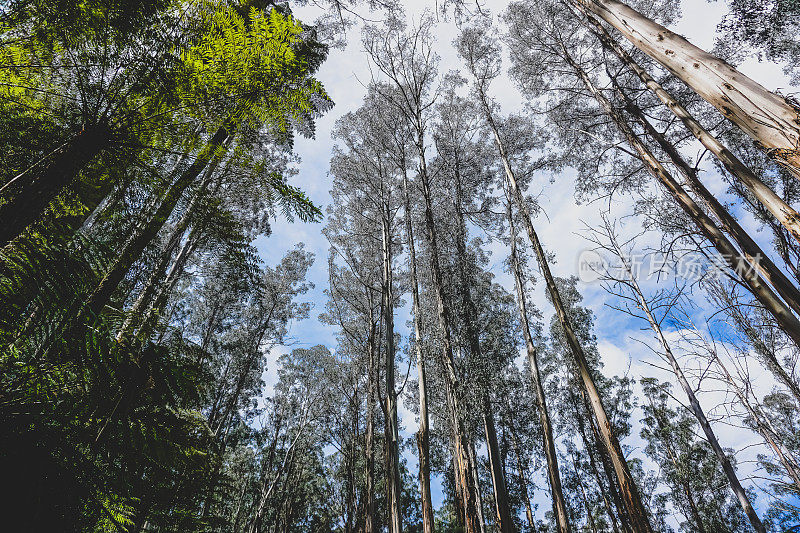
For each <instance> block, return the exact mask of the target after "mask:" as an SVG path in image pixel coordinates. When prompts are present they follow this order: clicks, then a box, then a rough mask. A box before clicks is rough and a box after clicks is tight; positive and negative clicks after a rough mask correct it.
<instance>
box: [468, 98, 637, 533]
mask: <svg viewBox="0 0 800 533" xmlns="http://www.w3.org/2000/svg"><path fill="white" fill-rule="evenodd" d="M481 98H482V104H483V108H484V113H485V116H486V121H487V123H488V124H489V125H490V127H491V128H492V131H493V133H494V138H495V143H496V144H497V149H498V152H499V153H500V158H501V160H502V162H503V167H504V169H505V173H506V178H507V179H508V183H509V185H510V188H511V192H512V193H513V196H514V199H515V200H516V203H517V208H518V209H519V211H520V213H522V214H523V217H522V218H523V220H524V222H525V229H526V230H527V232H528V239H529V240H530V242H531V246H532V247H533V250H534V253H535V254H536V258H537V260H538V262H539V268H540V270H541V272H542V276H543V277H544V279H545V283H546V285H547V290H548V292H549V294H550V299H551V300H552V302H553V307H555V311H556V316H557V317H558V321H559V323H560V324H561V327H562V329H563V330H564V335H565V337H566V338H567V343H568V344H569V347H570V351H571V352H572V356H573V357H574V358H575V363H576V365H577V367H578V375H579V377H580V379H581V382H582V383H583V386H584V389H585V391H586V394H587V395H588V397H589V400H590V402H591V406H592V411H593V412H594V416H595V418H596V419H597V425H598V426H599V427H600V432H601V434H602V436H603V445H604V446H605V448H606V450H607V451H608V454H609V456H610V457H611V461H612V464H613V465H614V471H615V473H616V475H617V479H618V480H619V485H620V488H621V490H622V496H623V501H624V502H625V507H626V510H627V512H628V516H629V517H630V521H631V526H632V527H633V529H634V531H635V532H636V533H652V531H653V530H652V528H651V526H650V521H649V519H648V515H647V511H646V509H645V507H644V505H643V504H642V499H641V496H640V495H639V489H638V487H637V486H636V482H635V481H634V480H633V476H632V475H631V472H630V469H629V468H628V463H627V462H626V460H625V456H624V455H623V453H622V447H621V446H620V444H619V439H618V438H617V435H616V433H615V432H614V430H613V428H612V427H611V422H610V421H609V419H608V415H607V414H606V410H605V407H603V401H602V398H601V397H600V391H599V390H598V389H597V385H596V384H595V382H594V378H593V377H592V374H591V371H590V370H589V363H588V362H587V360H586V354H585V353H584V352H583V347H582V346H581V344H580V341H579V340H578V337H577V336H576V335H575V331H574V329H573V328H572V323H571V321H570V319H569V316H567V311H566V308H565V307H564V303H563V302H562V300H561V294H560V293H559V292H558V287H557V286H556V282H555V278H554V277H553V274H552V272H551V271H550V265H549V263H548V260H547V255H546V254H545V252H544V248H543V247H542V244H541V242H540V241H539V237H538V235H537V234H536V230H534V228H533V223H532V222H531V217H530V213H529V212H528V207H527V205H526V204H525V200H524V198H523V197H522V191H521V190H520V189H519V186H518V185H517V179H516V177H515V175H514V171H513V169H512V168H511V162H510V161H509V158H508V155H507V154H506V150H505V146H504V144H503V141H502V139H501V137H500V132H499V130H498V129H497V125H496V124H495V122H494V120H493V118H492V114H491V110H490V108H489V104H488V102H487V101H486V98H485V95H481Z"/></svg>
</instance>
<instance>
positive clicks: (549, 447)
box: [506, 199, 571, 533]
mask: <svg viewBox="0 0 800 533" xmlns="http://www.w3.org/2000/svg"><path fill="white" fill-rule="evenodd" d="M506 216H507V218H508V226H509V234H510V237H511V268H512V270H513V272H514V283H515V285H516V290H517V304H518V307H519V317H520V323H521V325H522V336H523V338H524V339H525V348H526V350H527V353H528V365H529V366H530V369H531V377H532V379H533V388H534V390H535V391H536V410H537V412H538V413H539V424H540V425H541V426H542V437H543V443H542V445H543V448H544V455H545V458H546V459H547V478H548V479H549V480H550V493H551V494H550V495H551V498H552V503H553V514H554V515H555V517H556V524H557V527H558V531H559V533H570V531H571V529H570V525H569V518H568V516H567V505H566V503H565V502H564V492H563V490H562V488H561V475H560V474H559V471H558V456H557V455H556V446H555V440H554V439H553V425H552V424H551V423H550V413H549V412H548V410H547V399H546V397H545V394H544V386H543V385H542V375H541V372H540V370H539V360H538V353H537V350H536V346H535V345H534V344H533V337H532V336H531V328H530V322H529V321H528V304H527V302H526V299H525V282H524V280H523V275H522V267H521V265H520V261H519V254H518V252H517V232H516V227H515V225H514V214H513V212H512V208H511V200H510V199H509V201H508V203H507V209H506ZM531 527H532V526H531Z"/></svg>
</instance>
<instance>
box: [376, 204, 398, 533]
mask: <svg viewBox="0 0 800 533" xmlns="http://www.w3.org/2000/svg"><path fill="white" fill-rule="evenodd" d="M382 211H383V212H382V214H381V219H382V230H383V231H382V235H383V246H382V250H383V299H384V302H385V305H384V309H383V310H384V317H383V321H384V329H385V334H386V462H387V465H388V472H387V473H386V475H387V484H388V485H389V486H388V489H389V490H388V493H389V502H388V505H389V519H390V520H389V522H390V523H389V532H390V533H401V531H402V529H403V522H402V520H403V518H402V515H401V510H400V497H401V494H400V487H401V481H400V436H399V430H398V427H397V391H396V387H395V382H394V379H395V376H394V374H395V368H394V358H395V355H396V354H395V346H394V288H393V286H392V235H391V232H390V228H389V217H390V211H391V208H390V206H389V205H388V202H387V203H386V204H385V205H382Z"/></svg>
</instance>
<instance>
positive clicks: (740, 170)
mask: <svg viewBox="0 0 800 533" xmlns="http://www.w3.org/2000/svg"><path fill="white" fill-rule="evenodd" d="M581 8H582V6H581ZM582 10H583V11H584V13H586V12H585V10H584V9H583V8H582ZM587 16H588V18H589V21H590V22H592V24H594V26H595V28H596V32H595V33H596V35H597V36H598V38H599V39H600V42H601V43H602V44H603V46H604V47H605V48H606V49H607V50H611V51H612V52H614V54H616V56H617V57H618V58H619V59H620V61H622V62H623V63H624V64H625V65H627V66H628V67H629V68H630V69H631V70H632V71H633V72H634V73H636V75H637V76H638V77H639V79H640V80H641V81H642V83H644V85H645V86H646V87H647V88H648V89H650V91H652V93H653V94H655V95H656V96H657V97H658V99H659V100H661V102H662V103H663V104H664V105H666V106H667V107H668V108H669V109H670V110H671V111H672V112H673V113H674V114H675V116H676V117H678V119H680V121H681V122H683V124H684V126H686V129H688V130H689V131H690V132H691V133H692V135H694V136H695V138H696V139H697V140H698V141H700V143H701V144H702V145H703V146H704V147H705V148H707V149H708V150H709V151H710V152H711V153H712V154H714V155H715V156H716V158H717V159H718V160H719V162H720V163H722V165H723V166H724V167H725V168H726V169H727V170H728V172H730V174H731V175H732V176H733V177H734V178H736V179H737V180H739V181H740V182H741V183H742V185H744V187H745V188H746V189H747V190H748V191H750V193H751V194H752V195H753V197H754V198H756V200H757V201H758V202H759V203H761V205H763V206H764V207H765V208H766V209H767V210H768V211H769V212H770V213H772V215H773V216H774V217H775V218H776V219H777V220H778V222H780V223H781V225H783V227H784V228H786V230H787V231H788V232H789V234H790V235H792V237H794V238H795V240H798V241H800V215H799V214H798V213H797V211H796V210H795V209H794V208H793V207H791V206H790V205H789V204H787V203H786V202H785V201H784V200H783V198H781V197H780V196H778V195H777V194H776V193H775V191H773V190H772V189H771V188H769V187H768V186H767V185H766V184H765V183H764V182H763V181H761V180H760V179H759V178H758V177H757V176H756V175H755V174H754V173H753V172H752V171H751V170H750V169H749V168H748V167H747V165H745V164H744V163H742V162H741V161H740V160H739V158H738V157H736V156H735V155H734V154H733V153H732V152H731V151H730V150H728V148H727V147H726V146H725V145H723V144H722V143H721V142H720V141H719V139H717V138H716V137H715V136H714V135H713V134H712V133H711V132H710V131H708V130H707V129H705V128H704V127H703V126H702V125H701V124H700V122H698V121H697V120H696V119H695V118H694V117H693V116H692V115H691V114H690V113H689V111H688V110H687V109H686V108H685V107H683V105H681V103H680V102H679V101H678V100H677V99H676V98H675V97H674V96H673V95H672V94H670V93H669V92H668V91H666V90H665V89H664V87H662V86H661V84H660V83H658V82H657V81H656V80H655V79H654V78H653V77H652V76H651V75H650V74H649V73H648V72H647V71H646V70H645V69H644V68H643V67H642V66H640V65H639V64H638V63H637V62H636V60H635V59H633V57H632V56H631V55H630V54H629V53H628V52H627V51H626V50H625V49H624V48H622V47H621V46H620V45H619V43H617V42H616V41H615V40H614V39H613V38H612V37H611V35H610V34H609V33H608V32H607V31H606V29H605V28H604V27H603V25H602V24H601V23H600V22H599V21H598V20H597V19H595V18H594V17H592V16H591V15H589V14H588V13H587Z"/></svg>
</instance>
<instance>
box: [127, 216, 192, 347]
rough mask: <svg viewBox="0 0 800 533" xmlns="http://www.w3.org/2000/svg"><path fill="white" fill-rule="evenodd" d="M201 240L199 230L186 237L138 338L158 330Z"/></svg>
mask: <svg viewBox="0 0 800 533" xmlns="http://www.w3.org/2000/svg"><path fill="white" fill-rule="evenodd" d="M200 240H201V235H199V230H192V231H191V232H190V233H189V235H188V236H187V237H186V240H185V242H184V243H183V246H182V247H181V249H180V251H179V252H178V255H177V256H175V260H174V261H173V262H172V266H171V267H170V269H169V271H168V272H167V275H166V277H165V278H164V281H163V282H162V283H161V284H160V286H159V287H158V290H157V292H156V294H155V296H154V299H153V305H152V306H150V308H149V309H147V311H146V312H145V315H144V317H143V318H142V324H141V326H140V327H139V331H138V333H137V337H139V338H142V339H143V338H146V337H147V336H148V335H150V334H152V333H153V331H155V330H156V329H157V326H158V320H159V318H161V316H162V313H163V311H164V306H165V305H166V304H167V300H168V299H169V295H170V294H172V291H173V290H174V289H175V286H176V285H177V283H178V280H179V279H180V278H181V276H182V275H183V272H184V270H185V268H186V263H187V261H188V260H189V257H191V255H192V253H194V251H195V249H196V248H197V246H198V245H199V244H200ZM121 338H122V337H121Z"/></svg>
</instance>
